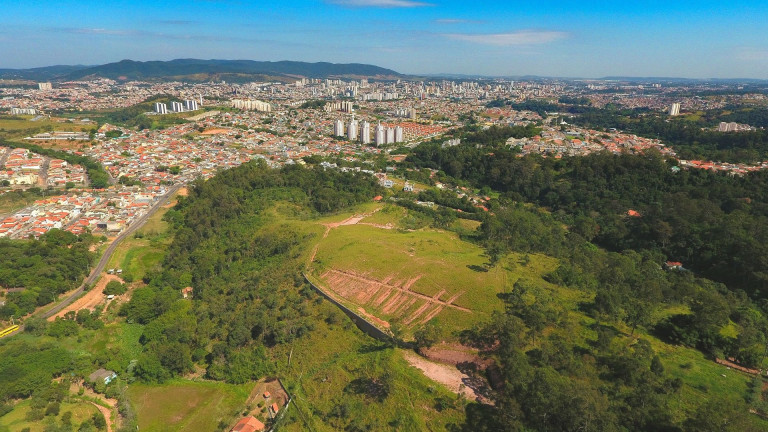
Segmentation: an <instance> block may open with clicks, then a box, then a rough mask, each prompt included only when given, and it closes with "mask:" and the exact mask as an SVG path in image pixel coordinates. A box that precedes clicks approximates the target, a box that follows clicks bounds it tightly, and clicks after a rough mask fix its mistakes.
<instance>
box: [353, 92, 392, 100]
mask: <svg viewBox="0 0 768 432" xmlns="http://www.w3.org/2000/svg"><path fill="white" fill-rule="evenodd" d="M399 98H400V95H399V94H398V93H368V94H364V95H362V99H363V100H364V101H385V100H394V99H399Z"/></svg>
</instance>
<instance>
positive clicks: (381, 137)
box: [374, 123, 387, 147]
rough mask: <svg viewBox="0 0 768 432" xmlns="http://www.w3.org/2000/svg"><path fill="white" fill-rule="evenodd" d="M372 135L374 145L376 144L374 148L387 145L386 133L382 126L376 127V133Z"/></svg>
mask: <svg viewBox="0 0 768 432" xmlns="http://www.w3.org/2000/svg"><path fill="white" fill-rule="evenodd" d="M374 135H375V136H374V143H375V144H376V147H378V146H380V145H384V144H386V143H387V137H386V132H384V126H382V125H381V123H379V124H378V125H377V126H376V133H375V134H374Z"/></svg>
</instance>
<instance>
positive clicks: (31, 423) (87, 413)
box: [0, 398, 99, 432]
mask: <svg viewBox="0 0 768 432" xmlns="http://www.w3.org/2000/svg"><path fill="white" fill-rule="evenodd" d="M30 405H31V403H30V401H28V400H27V401H23V402H20V403H19V404H18V405H16V406H15V407H14V410H13V411H11V412H10V413H8V414H6V415H4V416H2V417H0V431H3V432H5V431H8V432H15V431H20V430H22V429H24V428H29V432H43V431H45V430H46V427H47V426H48V425H49V424H52V423H59V424H60V423H61V419H62V416H63V415H64V414H65V413H66V412H71V413H72V417H71V422H72V425H74V426H75V428H77V426H79V425H80V424H81V423H83V422H84V421H86V420H88V419H90V418H91V416H93V415H94V414H96V413H98V412H99V410H98V409H97V408H96V407H95V406H94V405H93V404H92V403H91V402H88V401H84V400H77V399H74V398H72V399H71V401H69V402H62V403H61V406H60V411H59V414H58V415H55V416H54V415H49V416H45V417H44V418H43V419H42V420H28V419H27V415H28V414H29V412H30V411H31V410H32V407H31V406H30Z"/></svg>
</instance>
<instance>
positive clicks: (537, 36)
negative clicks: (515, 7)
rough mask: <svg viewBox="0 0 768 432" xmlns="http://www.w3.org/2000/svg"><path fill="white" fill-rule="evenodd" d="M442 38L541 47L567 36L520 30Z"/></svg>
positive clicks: (499, 44)
mask: <svg viewBox="0 0 768 432" xmlns="http://www.w3.org/2000/svg"><path fill="white" fill-rule="evenodd" d="M443 36H445V37H447V38H450V39H454V40H461V41H466V42H472V43H478V44H485V45H498V46H521V45H541V44H547V43H550V42H554V41H556V40H560V39H564V38H566V37H567V36H568V34H567V33H565V32H559V31H545V30H520V31H516V32H511V33H492V34H471V33H448V34H444V35H443Z"/></svg>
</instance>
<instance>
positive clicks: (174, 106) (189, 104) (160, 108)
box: [155, 99, 200, 114]
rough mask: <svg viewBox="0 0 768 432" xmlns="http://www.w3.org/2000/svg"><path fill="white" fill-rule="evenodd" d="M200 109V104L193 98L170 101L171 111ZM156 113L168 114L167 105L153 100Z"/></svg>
mask: <svg viewBox="0 0 768 432" xmlns="http://www.w3.org/2000/svg"><path fill="white" fill-rule="evenodd" d="M199 109H200V104H198V102H197V101H196V100H194V99H189V100H185V101H184V102H183V103H182V102H171V112H177V113H180V112H187V111H197V110H199ZM155 113H156V114H168V105H166V104H164V103H162V102H155Z"/></svg>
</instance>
